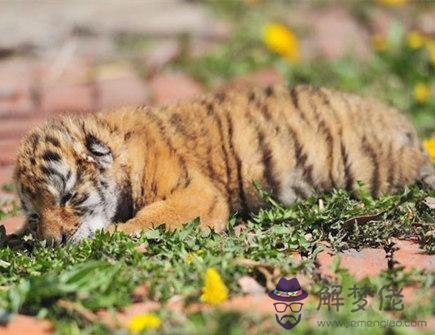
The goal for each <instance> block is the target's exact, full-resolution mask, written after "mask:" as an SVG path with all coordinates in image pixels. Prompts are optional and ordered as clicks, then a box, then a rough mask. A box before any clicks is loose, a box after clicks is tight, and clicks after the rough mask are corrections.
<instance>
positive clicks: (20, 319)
mask: <svg viewBox="0 0 435 335" xmlns="http://www.w3.org/2000/svg"><path fill="white" fill-rule="evenodd" d="M53 333H54V331H53V326H52V324H51V323H50V322H49V321H47V320H38V319H36V318H34V317H31V316H27V315H15V316H14V317H13V319H12V320H11V321H9V322H8V323H7V324H6V325H5V326H2V325H0V334H2V335H17V334H32V335H48V334H53Z"/></svg>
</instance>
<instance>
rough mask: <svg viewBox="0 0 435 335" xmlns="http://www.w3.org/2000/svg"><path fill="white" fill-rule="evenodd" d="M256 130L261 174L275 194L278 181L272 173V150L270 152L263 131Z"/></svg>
mask: <svg viewBox="0 0 435 335" xmlns="http://www.w3.org/2000/svg"><path fill="white" fill-rule="evenodd" d="M257 132H258V141H259V146H260V150H261V153H262V158H261V160H262V162H263V165H264V170H263V176H264V178H265V179H266V182H267V184H268V185H269V186H270V188H271V193H272V195H276V194H277V193H278V192H279V190H280V183H279V181H278V180H277V179H276V178H275V176H274V173H273V170H274V166H275V164H274V162H273V160H272V158H273V152H272V149H271V148H270V146H269V145H268V144H267V143H266V139H265V134H264V132H262V131H260V130H258V129H257Z"/></svg>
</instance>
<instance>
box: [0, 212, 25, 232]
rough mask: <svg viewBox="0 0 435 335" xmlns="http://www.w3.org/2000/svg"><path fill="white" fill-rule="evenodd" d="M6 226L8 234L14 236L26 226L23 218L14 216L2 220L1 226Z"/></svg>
mask: <svg viewBox="0 0 435 335" xmlns="http://www.w3.org/2000/svg"><path fill="white" fill-rule="evenodd" d="M1 225H4V226H5V228H6V234H13V233H16V232H17V231H19V230H20V229H21V228H22V227H23V226H24V217H23V216H13V217H8V218H6V219H3V220H0V226H1Z"/></svg>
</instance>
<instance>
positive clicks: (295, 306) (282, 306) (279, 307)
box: [273, 302, 304, 313]
mask: <svg viewBox="0 0 435 335" xmlns="http://www.w3.org/2000/svg"><path fill="white" fill-rule="evenodd" d="M303 305H304V304H302V303H300V302H292V303H290V304H286V303H284V302H275V303H274V304H273V306H274V307H275V311H277V312H278V313H283V312H285V311H286V310H287V308H289V307H290V310H291V311H292V312H293V313H298V312H300V311H301V309H302V306H303Z"/></svg>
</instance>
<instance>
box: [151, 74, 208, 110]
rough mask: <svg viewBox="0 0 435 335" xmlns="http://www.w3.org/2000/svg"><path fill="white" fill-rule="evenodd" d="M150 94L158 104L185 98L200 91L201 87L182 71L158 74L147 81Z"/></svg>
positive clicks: (196, 94) (193, 95)
mask: <svg viewBox="0 0 435 335" xmlns="http://www.w3.org/2000/svg"><path fill="white" fill-rule="evenodd" d="M149 85H150V89H151V94H152V97H153V99H154V101H155V102H156V103H158V104H170V103H174V102H177V101H181V100H187V99H190V98H193V97H195V96H198V95H200V94H201V93H202V91H203V90H202V87H201V86H200V85H199V84H198V83H197V82H196V81H194V80H193V79H192V78H190V77H189V76H187V75H186V74H183V73H172V74H158V75H156V76H154V77H152V78H151V80H150V81H149Z"/></svg>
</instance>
